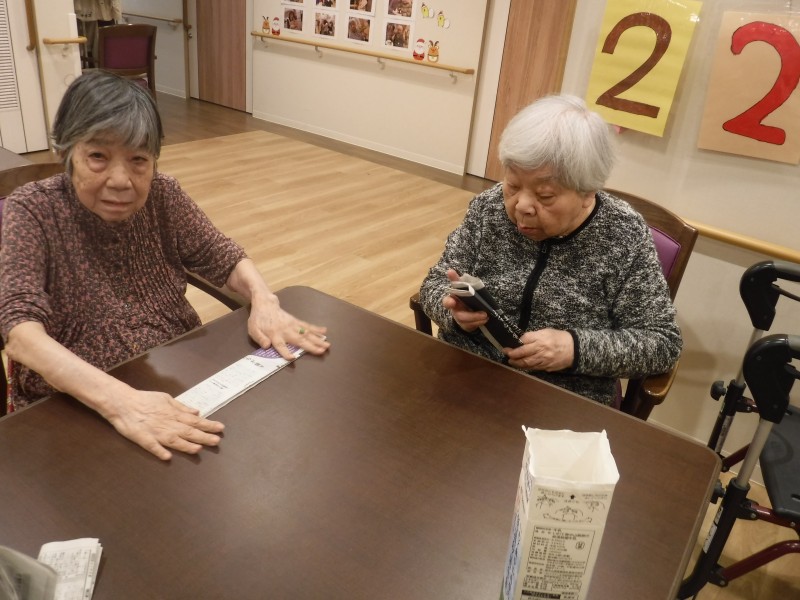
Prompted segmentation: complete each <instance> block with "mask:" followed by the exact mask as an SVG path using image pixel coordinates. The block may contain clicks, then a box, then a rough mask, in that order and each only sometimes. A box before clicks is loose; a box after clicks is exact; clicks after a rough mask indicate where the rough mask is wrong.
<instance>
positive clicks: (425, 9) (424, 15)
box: [420, 2, 436, 19]
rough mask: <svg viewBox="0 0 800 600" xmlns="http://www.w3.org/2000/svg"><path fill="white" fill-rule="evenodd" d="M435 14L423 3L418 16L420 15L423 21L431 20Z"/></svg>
mask: <svg viewBox="0 0 800 600" xmlns="http://www.w3.org/2000/svg"><path fill="white" fill-rule="evenodd" d="M435 13H436V11H435V10H433V9H432V8H429V7H428V5H427V4H425V3H424V2H423V3H422V8H421V9H420V14H422V18H423V19H432V18H433V17H434V14H435Z"/></svg>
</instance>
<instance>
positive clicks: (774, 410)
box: [742, 333, 800, 423]
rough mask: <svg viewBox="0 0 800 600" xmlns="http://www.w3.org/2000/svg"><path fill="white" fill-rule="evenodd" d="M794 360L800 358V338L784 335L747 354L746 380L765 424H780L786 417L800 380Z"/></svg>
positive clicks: (767, 339) (757, 344)
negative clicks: (795, 383) (795, 386)
mask: <svg viewBox="0 0 800 600" xmlns="http://www.w3.org/2000/svg"><path fill="white" fill-rule="evenodd" d="M793 358H800V336H797V335H786V334H783V333H780V334H775V335H769V336H767V337H763V338H761V339H760V340H758V341H757V342H755V343H754V344H753V345H752V346H750V348H749V349H748V350H747V352H746V353H745V356H744V364H743V367H742V371H743V373H744V378H745V381H746V382H747V385H748V387H749V388H750V391H751V392H752V394H753V400H755V403H756V406H758V414H759V416H760V417H761V419H764V420H765V421H770V422H772V423H780V422H781V419H783V416H784V415H785V414H786V409H787V408H788V407H789V392H790V391H791V389H792V385H794V380H795V379H800V372H798V371H797V369H795V368H794V367H793V366H792V365H791V364H790V363H791V361H792V359H793Z"/></svg>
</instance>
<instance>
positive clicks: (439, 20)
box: [436, 10, 450, 29]
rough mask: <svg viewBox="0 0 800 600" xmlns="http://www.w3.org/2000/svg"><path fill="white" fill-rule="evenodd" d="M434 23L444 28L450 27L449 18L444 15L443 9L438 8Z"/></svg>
mask: <svg viewBox="0 0 800 600" xmlns="http://www.w3.org/2000/svg"><path fill="white" fill-rule="evenodd" d="M436 24H437V25H438V26H439V27H443V28H444V29H450V19H448V18H446V17H445V16H444V11H442V10H440V11H439V12H438V13H437V14H436Z"/></svg>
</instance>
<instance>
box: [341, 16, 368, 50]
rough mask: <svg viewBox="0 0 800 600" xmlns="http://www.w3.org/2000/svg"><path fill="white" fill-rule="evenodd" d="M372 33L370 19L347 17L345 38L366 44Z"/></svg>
mask: <svg viewBox="0 0 800 600" xmlns="http://www.w3.org/2000/svg"><path fill="white" fill-rule="evenodd" d="M371 34H372V19H367V18H365V17H354V16H351V17H349V18H348V19H347V39H348V40H350V41H351V42H359V43H364V44H368V43H369V41H370V37H371Z"/></svg>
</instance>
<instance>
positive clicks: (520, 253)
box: [420, 96, 682, 404]
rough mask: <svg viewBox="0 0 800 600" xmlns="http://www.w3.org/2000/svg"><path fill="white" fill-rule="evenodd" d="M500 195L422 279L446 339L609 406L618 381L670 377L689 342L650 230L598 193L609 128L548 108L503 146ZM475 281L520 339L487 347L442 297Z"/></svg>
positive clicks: (475, 208) (485, 196)
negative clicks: (459, 283) (455, 284)
mask: <svg viewBox="0 0 800 600" xmlns="http://www.w3.org/2000/svg"><path fill="white" fill-rule="evenodd" d="M499 154H500V161H501V163H502V164H503V166H504V169H505V174H504V177H503V181H502V183H500V184H497V185H495V186H494V187H492V188H490V189H488V190H487V191H485V192H483V193H482V194H479V195H478V196H476V197H475V198H474V199H473V200H472V202H471V203H470V206H469V208H468V210H467V214H466V216H465V218H464V221H463V222H462V223H461V225H460V226H459V227H458V228H457V229H456V230H455V231H453V233H451V234H450V236H449V237H448V238H447V242H446V245H445V249H444V253H443V254H442V256H441V258H440V259H439V262H437V263H436V265H434V266H433V267H432V268H431V269H430V271H429V273H428V276H427V277H426V278H425V280H424V282H423V284H422V288H421V290H420V301H421V303H422V305H423V308H424V310H425V312H426V314H427V315H428V316H429V317H430V318H431V319H432V320H433V321H434V322H435V323H437V324H438V326H439V337H440V338H441V339H443V340H445V341H447V342H450V343H452V344H454V345H456V346H459V347H461V348H464V349H466V350H469V351H472V352H474V353H476V354H480V355H482V356H485V357H488V358H491V359H494V360H497V361H502V362H506V363H507V364H509V365H510V366H513V367H515V368H518V369H522V370H524V371H527V372H529V373H531V374H534V375H536V376H537V377H540V378H542V379H544V380H546V381H549V382H551V383H554V384H556V385H559V386H561V387H564V388H567V389H570V390H572V391H574V392H576V393H578V394H581V395H584V396H587V397H589V398H592V399H594V400H597V401H598V402H601V403H603V404H611V403H612V402H613V400H614V398H615V395H616V381H617V379H619V378H624V377H633V376H641V375H645V374H649V373H660V372H664V371H667V370H668V369H669V368H670V367H672V366H673V365H674V364H675V362H676V361H677V359H678V356H679V354H680V351H681V346H682V340H681V335H680V330H679V328H678V326H677V324H676V322H675V309H674V307H673V305H672V302H671V301H670V297H669V290H668V288H667V285H666V282H665V280H664V276H663V274H662V270H661V266H660V264H659V261H658V256H657V254H656V250H655V246H654V244H653V240H652V237H651V235H650V231H649V229H648V227H647V224H646V223H645V221H644V219H643V218H642V217H641V216H640V215H639V214H638V213H637V212H635V211H634V210H633V209H632V208H631V207H630V205H628V204H627V203H625V202H624V201H622V200H620V199H618V198H615V197H613V196H611V195H609V194H607V193H606V192H604V191H602V187H603V186H604V185H605V182H606V179H607V178H608V176H609V174H610V172H611V168H612V165H613V160H614V159H613V156H614V155H613V146H612V139H611V134H610V131H609V128H608V125H607V124H606V123H605V122H604V121H603V119H602V118H601V117H600V115H598V114H597V113H594V112H592V111H590V110H588V109H587V107H586V105H585V104H584V103H583V101H582V100H580V99H579V98H576V97H574V96H549V97H546V98H542V99H540V100H538V101H536V102H534V103H533V104H531V105H529V106H528V107H526V108H524V109H523V110H522V111H521V112H520V113H519V114H518V115H516V116H515V117H514V118H513V119H512V120H511V122H510V123H509V124H508V127H507V128H506V129H505V131H504V132H503V135H502V136H501V140H500V145H499ZM464 273H468V274H470V275H472V276H475V277H479V278H480V279H482V280H483V282H484V283H485V284H486V288H487V289H488V291H489V292H490V293H491V294H492V295H493V296H494V297H495V299H496V300H497V301H498V304H499V305H500V308H501V309H502V311H503V312H504V313H505V315H506V316H508V317H509V318H511V320H513V321H515V323H516V324H517V325H518V326H519V328H520V329H521V330H522V331H523V332H525V333H524V334H523V335H522V336H521V341H522V342H523V343H522V345H521V346H520V347H517V348H503V349H502V351H501V350H498V349H496V348H495V347H494V346H493V345H491V344H490V343H489V342H488V341H487V339H486V338H485V337H484V336H483V335H482V334H481V332H480V331H479V330H478V328H479V326H481V325H484V324H485V323H486V322H487V315H486V313H485V312H480V311H475V312H473V311H471V310H469V309H468V308H467V307H466V306H465V305H464V304H463V303H462V302H461V301H460V300H458V299H457V298H456V297H454V296H451V295H450V294H448V292H447V288H448V287H449V283H450V281H455V280H456V279H458V277H459V274H464Z"/></svg>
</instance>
